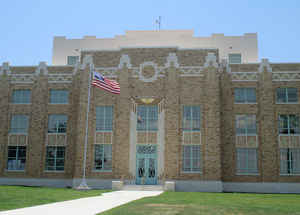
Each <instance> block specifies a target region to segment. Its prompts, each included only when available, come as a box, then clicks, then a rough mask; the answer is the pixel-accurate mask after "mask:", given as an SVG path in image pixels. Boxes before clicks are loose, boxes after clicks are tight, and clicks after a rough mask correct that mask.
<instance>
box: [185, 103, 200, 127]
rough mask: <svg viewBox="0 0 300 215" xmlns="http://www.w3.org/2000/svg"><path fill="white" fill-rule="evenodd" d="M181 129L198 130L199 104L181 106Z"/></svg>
mask: <svg viewBox="0 0 300 215" xmlns="http://www.w3.org/2000/svg"><path fill="white" fill-rule="evenodd" d="M182 118H183V121H182V128H183V131H200V118H201V115H200V106H183V117H182Z"/></svg>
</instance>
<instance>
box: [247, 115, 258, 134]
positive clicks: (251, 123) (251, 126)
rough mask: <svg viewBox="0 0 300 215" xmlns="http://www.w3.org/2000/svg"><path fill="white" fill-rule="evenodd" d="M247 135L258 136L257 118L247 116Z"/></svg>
mask: <svg viewBox="0 0 300 215" xmlns="http://www.w3.org/2000/svg"><path fill="white" fill-rule="evenodd" d="M246 126H247V134H256V116H255V115H247V125H246Z"/></svg>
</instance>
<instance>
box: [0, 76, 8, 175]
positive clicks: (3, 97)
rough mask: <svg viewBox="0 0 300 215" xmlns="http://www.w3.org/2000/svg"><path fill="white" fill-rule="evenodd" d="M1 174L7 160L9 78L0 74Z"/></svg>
mask: <svg viewBox="0 0 300 215" xmlns="http://www.w3.org/2000/svg"><path fill="white" fill-rule="evenodd" d="M0 92H1V93H0V122H1V123H0V175H2V174H3V172H4V169H5V167H6V162H7V161H6V160H7V141H8V131H9V128H8V124H9V123H8V121H9V118H8V116H9V113H8V107H9V78H8V76H7V75H6V74H3V75H0Z"/></svg>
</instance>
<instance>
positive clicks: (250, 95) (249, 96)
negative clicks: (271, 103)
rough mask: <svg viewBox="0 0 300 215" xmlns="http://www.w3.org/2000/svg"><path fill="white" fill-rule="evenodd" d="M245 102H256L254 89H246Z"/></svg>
mask: <svg viewBox="0 0 300 215" xmlns="http://www.w3.org/2000/svg"><path fill="white" fill-rule="evenodd" d="M246 95H247V102H248V103H255V102H256V89H255V88H247V89H246Z"/></svg>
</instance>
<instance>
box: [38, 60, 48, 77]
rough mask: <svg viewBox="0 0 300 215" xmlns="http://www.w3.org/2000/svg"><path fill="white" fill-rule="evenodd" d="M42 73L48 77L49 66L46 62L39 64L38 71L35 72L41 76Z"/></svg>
mask: <svg viewBox="0 0 300 215" xmlns="http://www.w3.org/2000/svg"><path fill="white" fill-rule="evenodd" d="M41 71H43V74H44V75H48V70H47V64H46V62H44V61H42V62H40V63H39V65H38V67H37V69H36V70H35V75H37V76H38V75H40V74H41Z"/></svg>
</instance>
